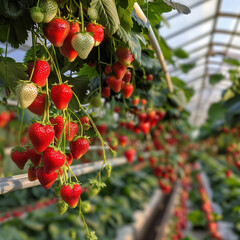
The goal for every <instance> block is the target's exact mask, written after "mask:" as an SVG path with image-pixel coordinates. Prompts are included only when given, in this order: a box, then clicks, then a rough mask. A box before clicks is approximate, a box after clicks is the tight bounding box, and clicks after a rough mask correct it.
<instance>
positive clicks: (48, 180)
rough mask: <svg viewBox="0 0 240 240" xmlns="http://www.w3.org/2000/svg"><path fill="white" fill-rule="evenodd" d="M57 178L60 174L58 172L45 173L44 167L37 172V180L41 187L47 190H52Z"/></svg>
mask: <svg viewBox="0 0 240 240" xmlns="http://www.w3.org/2000/svg"><path fill="white" fill-rule="evenodd" d="M57 177H58V174H57V173H56V172H53V173H51V174H47V173H45V171H44V169H43V167H40V168H38V170H37V178H38V180H39V182H40V183H41V185H42V186H43V187H44V188H46V189H48V188H50V187H51V186H52V185H53V183H54V182H55V181H56V179H57Z"/></svg>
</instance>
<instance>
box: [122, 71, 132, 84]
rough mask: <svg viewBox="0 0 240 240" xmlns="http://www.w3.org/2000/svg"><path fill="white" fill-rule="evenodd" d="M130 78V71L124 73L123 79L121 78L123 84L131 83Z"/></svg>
mask: <svg viewBox="0 0 240 240" xmlns="http://www.w3.org/2000/svg"><path fill="white" fill-rule="evenodd" d="M131 77H132V74H131V72H130V71H126V73H125V75H124V77H123V81H124V82H125V83H130V82H131Z"/></svg>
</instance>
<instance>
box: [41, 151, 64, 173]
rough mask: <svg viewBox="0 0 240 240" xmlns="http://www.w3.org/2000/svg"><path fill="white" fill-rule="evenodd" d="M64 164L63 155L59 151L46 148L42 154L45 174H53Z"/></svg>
mask: <svg viewBox="0 0 240 240" xmlns="http://www.w3.org/2000/svg"><path fill="white" fill-rule="evenodd" d="M64 162H65V155H64V154H63V153H61V152H60V151H59V150H57V149H54V148H51V147H48V148H47V149H46V150H45V151H44V153H43V168H44V172H45V173H47V174H51V173H54V172H55V171H56V170H58V169H59V168H60V167H62V166H63V164H64Z"/></svg>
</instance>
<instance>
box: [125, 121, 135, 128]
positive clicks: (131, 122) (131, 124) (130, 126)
mask: <svg viewBox="0 0 240 240" xmlns="http://www.w3.org/2000/svg"><path fill="white" fill-rule="evenodd" d="M126 127H127V129H129V130H133V128H134V122H133V121H130V122H128V123H127V125H126Z"/></svg>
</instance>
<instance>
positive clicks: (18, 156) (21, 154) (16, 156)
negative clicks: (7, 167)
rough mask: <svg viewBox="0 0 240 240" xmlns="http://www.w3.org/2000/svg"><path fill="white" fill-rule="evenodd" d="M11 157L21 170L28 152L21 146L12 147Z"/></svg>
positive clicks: (26, 159)
mask: <svg viewBox="0 0 240 240" xmlns="http://www.w3.org/2000/svg"><path fill="white" fill-rule="evenodd" d="M11 159H12V160H13V162H14V163H15V164H16V165H17V166H18V168H19V169H21V170H23V168H24V166H25V164H26V162H27V161H28V152H27V150H26V149H25V148H23V147H17V148H13V149H12V151H11Z"/></svg>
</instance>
